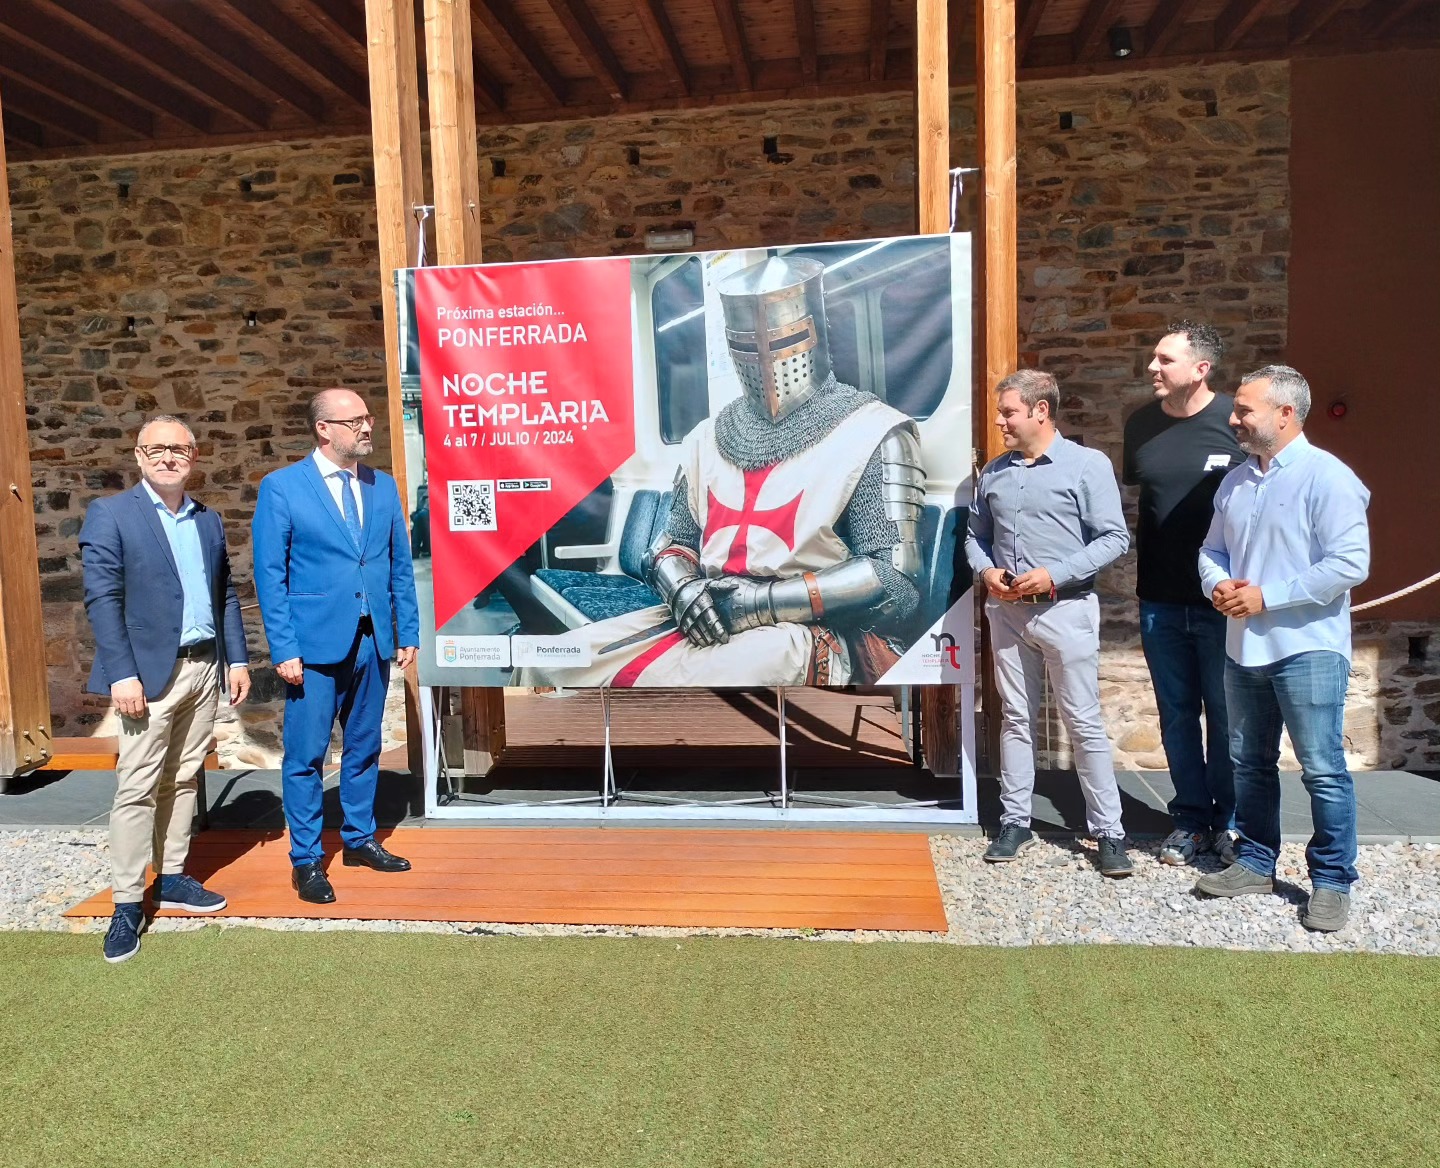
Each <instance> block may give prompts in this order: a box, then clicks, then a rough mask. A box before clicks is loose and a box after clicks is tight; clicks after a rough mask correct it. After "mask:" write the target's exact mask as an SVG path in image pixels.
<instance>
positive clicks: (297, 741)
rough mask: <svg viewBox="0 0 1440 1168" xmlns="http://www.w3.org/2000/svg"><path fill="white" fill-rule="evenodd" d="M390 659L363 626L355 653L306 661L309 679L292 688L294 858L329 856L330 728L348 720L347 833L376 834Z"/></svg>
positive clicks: (344, 771) (289, 785)
mask: <svg viewBox="0 0 1440 1168" xmlns="http://www.w3.org/2000/svg"><path fill="white" fill-rule="evenodd" d="M389 681H390V662H389V661H388V660H385V659H383V658H381V656H380V655H379V653H378V652H377V650H376V648H375V637H374V635H373V634H372V633H369V632H364V633H361V632H359V631H357V632H356V635H355V643H354V645H353V646H351V649H350V653H349V655H348V656H347V657H346V658H345V659H344V660H343V661H339V662H336V663H335V664H334V665H310V664H306V666H305V680H304V682H303V683H302V684H301V685H292V686H287V687H286V694H285V731H284V739H285V762H284V765H283V768H282V770H281V782H282V790H283V793H284V798H285V819H286V821H287V822H288V823H289V825H290V862H291V863H292V864H294V865H296V866H299V865H301V864H314V863H319V862H320V860H321V859H323V857H324V852H323V850H322V849H321V846H320V828H321V824H322V823H323V821H324V785H323V778H324V767H325V755H326V753H327V752H328V751H329V749H330V731H331V728H332V727H333V726H334V725H335V719H336V718H337V717H338V718H339V719H340V729H341V733H342V735H343V736H344V746H343V748H342V750H341V754H340V810H341V812H342V813H343V816H344V818H343V821H342V825H341V828H340V836H341V839H343V840H344V843H345V846H346V847H347V848H354V847H359V846H360V845H361V844H363V843H366V842H367V841H368V840H370V839H372V838H374V835H375V787H376V785H377V783H378V782H379V778H380V744H381V739H382V724H383V721H384V715H385V692H386V689H387V687H388V685H389Z"/></svg>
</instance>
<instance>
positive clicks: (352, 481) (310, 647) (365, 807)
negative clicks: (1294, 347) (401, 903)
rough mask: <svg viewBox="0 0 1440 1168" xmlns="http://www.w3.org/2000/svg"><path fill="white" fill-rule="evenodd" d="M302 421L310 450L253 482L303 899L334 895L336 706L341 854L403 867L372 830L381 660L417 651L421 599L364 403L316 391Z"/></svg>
mask: <svg viewBox="0 0 1440 1168" xmlns="http://www.w3.org/2000/svg"><path fill="white" fill-rule="evenodd" d="M309 422H310V430H311V433H312V434H314V436H315V450H314V451H313V452H312V453H311V454H310V455H309V456H308V457H306V458H304V459H301V461H299V462H296V463H292V464H291V465H290V466H287V467H284V468H283V469H281V470H277V471H272V472H271V473H270V474H268V475H266V476H265V478H264V480H262V482H261V483H260V498H259V501H258V502H257V503H256V505H255V520H254V534H255V591H256V594H257V595H258V596H259V598H260V612H261V614H262V616H263V617H264V618H265V635H266V636H267V637H269V639H270V659H271V660H272V661H274V662H275V671H276V672H277V673H278V674H279V675H280V677H281V679H282V680H283V681H284V682H285V683H286V687H287V688H286V694H285V729H284V742H285V761H284V764H283V767H282V772H281V777H282V785H283V792H284V799H285V818H286V820H287V821H288V822H289V825H290V862H291V864H292V865H293V868H294V871H293V873H292V876H291V882H292V884H293V885H294V887H295V889H296V891H297V892H298V893H299V894H300V899H301V900H307V901H311V902H313V903H316V904H329V903H331V902H332V901H334V899H335V890H334V889H333V888H332V887H331V885H330V881H329V880H328V879H327V878H326V875H325V869H324V866H323V861H324V853H323V851H322V850H321V846H320V826H321V820H322V814H321V808H322V802H321V801H322V795H323V787H322V775H323V769H324V765H325V755H326V752H327V751H328V750H329V748H330V731H331V728H332V727H333V726H334V724H335V719H336V718H337V717H338V718H339V719H340V726H341V730H342V733H343V735H344V748H343V750H342V752H341V755H340V808H341V811H342V812H343V814H344V822H343V825H342V827H341V831H340V836H341V839H342V840H343V842H344V862H345V863H346V864H347V865H350V866H359V865H363V866H365V867H368V868H374V869H376V870H377V871H380V872H404V871H406V870H408V869H409V867H410V864H409V862H408V861H406V860H402V859H401V858H400V857H399V856H395V855H392V854H391V853H390V852H388V851H386V850H385V849H384V848H383V847H381V846H380V844H379V843H377V842H376V840H375V788H376V784H377V781H378V779H379V774H380V743H381V722H382V718H383V716H384V712H385V692H386V688H387V686H388V684H389V680H390V659H391V658H392V657H393V658H394V659H395V662H396V664H398V665H399V666H400V668H401V669H405V668H406V667H408V666H409V665H410V663H411V662H413V661H414V660H415V654H416V652H417V651H418V648H419V645H420V609H419V606H418V605H417V604H416V602H415V575H414V571H413V569H412V567H411V564H410V537H409V535H408V533H407V532H406V530H405V511H404V508H403V507H402V506H401V503H400V494H399V492H398V491H397V490H396V488H395V480H394V479H393V478H391V477H390V476H389V475H387V474H385V473H384V472H383V471H377V470H374V469H372V468H371V467H368V466H364V465H362V464H361V462H360V459H361V458H363V457H364V456H365V455H367V454H369V453H370V452H371V451H372V450H373V449H374V445H375V444H374V440H373V437H372V435H373V432H374V427H375V419H374V418H373V417H371V415H370V412H369V410H367V409H366V407H365V402H364V401H363V400H362V399H361V398H360V396H359V395H358V394H355V393H352V392H351V391H349V390H347V389H326V390H322V391H321V392H320V393H317V394H316V395H315V396H314V398H312V399H311V401H310V407H309ZM397 646H398V648H397Z"/></svg>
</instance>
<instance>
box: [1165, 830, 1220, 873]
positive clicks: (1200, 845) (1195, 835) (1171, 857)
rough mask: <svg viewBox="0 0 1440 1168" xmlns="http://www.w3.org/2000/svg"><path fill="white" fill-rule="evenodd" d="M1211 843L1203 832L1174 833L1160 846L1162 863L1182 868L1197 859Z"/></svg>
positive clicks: (1178, 831)
mask: <svg viewBox="0 0 1440 1168" xmlns="http://www.w3.org/2000/svg"><path fill="white" fill-rule="evenodd" d="M1208 842H1209V841H1208V840H1207V839H1206V838H1205V833H1204V832H1203V831H1180V830H1179V829H1177V830H1175V831H1172V832H1171V833H1170V834H1169V835H1167V836H1166V837H1165V839H1164V840H1163V841H1161V844H1160V862H1161V863H1162V864H1169V865H1171V866H1172V867H1175V868H1180V867H1183V866H1184V865H1186V864H1188V863H1189V862H1190V861H1191V860H1193V859H1194V858H1195V854H1196V853H1197V852H1199V851H1201V850H1203V849H1204V847H1205V845H1206V844H1207V843H1208Z"/></svg>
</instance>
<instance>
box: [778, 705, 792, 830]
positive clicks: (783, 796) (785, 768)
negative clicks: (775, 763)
mask: <svg viewBox="0 0 1440 1168" xmlns="http://www.w3.org/2000/svg"><path fill="white" fill-rule="evenodd" d="M775 696H776V699H777V700H776V703H775V708H776V710H777V712H778V713H779V715H780V806H781V808H782V809H786V808H789V806H790V765H789V761H788V759H787V758H786V752H785V745H786V743H785V687H784V686H783V685H777V686H776V687H775Z"/></svg>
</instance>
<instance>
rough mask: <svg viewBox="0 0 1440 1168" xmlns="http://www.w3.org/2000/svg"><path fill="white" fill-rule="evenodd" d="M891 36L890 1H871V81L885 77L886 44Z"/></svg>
mask: <svg viewBox="0 0 1440 1168" xmlns="http://www.w3.org/2000/svg"><path fill="white" fill-rule="evenodd" d="M889 36H890V0H870V69H869V76H870V80H871V81H881V80H883V79H884V77H885V42H886V41H887V40H888V39H889Z"/></svg>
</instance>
